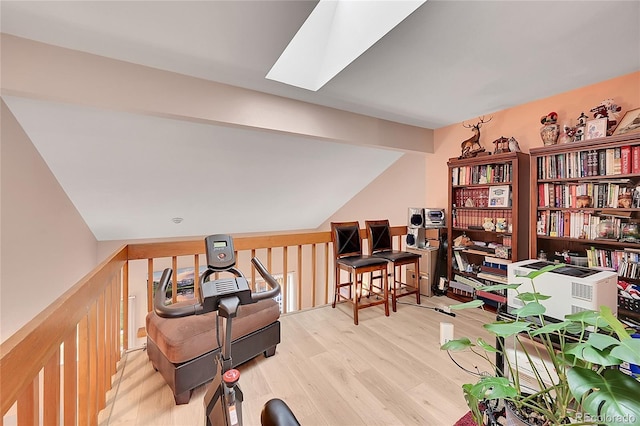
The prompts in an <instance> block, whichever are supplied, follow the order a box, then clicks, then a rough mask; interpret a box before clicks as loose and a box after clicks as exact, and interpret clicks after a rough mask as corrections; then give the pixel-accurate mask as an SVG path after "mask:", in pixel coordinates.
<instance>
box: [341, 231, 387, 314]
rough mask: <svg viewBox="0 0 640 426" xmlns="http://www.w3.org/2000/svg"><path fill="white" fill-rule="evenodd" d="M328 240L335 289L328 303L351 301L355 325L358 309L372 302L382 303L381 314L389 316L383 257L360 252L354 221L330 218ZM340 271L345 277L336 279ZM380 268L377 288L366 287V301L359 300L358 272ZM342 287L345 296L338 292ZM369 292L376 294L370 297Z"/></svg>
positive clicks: (372, 304) (359, 242)
mask: <svg viewBox="0 0 640 426" xmlns="http://www.w3.org/2000/svg"><path fill="white" fill-rule="evenodd" d="M331 241H332V243H333V253H334V256H335V262H334V263H335V293H334V296H333V304H332V305H331V306H332V307H334V308H335V307H336V302H338V301H340V300H346V301H349V302H351V303H352V304H353V322H354V324H355V325H358V310H360V309H363V308H366V307H369V306H375V305H384V314H385V315H386V316H389V286H388V281H387V275H388V269H387V263H388V262H387V260H386V259H383V258H381V257H373V256H367V255H363V254H362V236H361V235H360V225H359V224H358V222H331ZM340 271H346V272H348V273H349V281H347V282H343V283H342V282H340ZM374 271H380V273H381V274H382V276H383V277H384V280H383V283H384V284H383V285H382V286H381V287H380V292H374V291H373V290H374V289H372V288H371V287H370V288H369V289H368V295H367V298H368V302H366V303H362V300H361V299H362V290H363V289H362V274H364V273H367V272H369V273H373V272H374ZM342 287H347V288H348V289H349V296H345V295H343V294H342V293H341V291H340V290H341V289H342ZM372 296H380V297H375V298H372Z"/></svg>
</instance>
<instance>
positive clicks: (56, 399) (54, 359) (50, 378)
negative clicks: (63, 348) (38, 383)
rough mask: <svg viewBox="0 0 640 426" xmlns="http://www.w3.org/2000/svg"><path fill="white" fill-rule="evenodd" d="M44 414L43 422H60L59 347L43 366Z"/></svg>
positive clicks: (50, 423)
mask: <svg viewBox="0 0 640 426" xmlns="http://www.w3.org/2000/svg"><path fill="white" fill-rule="evenodd" d="M43 400H44V414H43V424H45V425H47V426H49V425H52V426H57V425H59V424H60V349H59V348H58V350H57V351H55V352H54V354H53V355H52V356H51V358H49V361H48V362H47V364H46V365H45V366H44V392H43Z"/></svg>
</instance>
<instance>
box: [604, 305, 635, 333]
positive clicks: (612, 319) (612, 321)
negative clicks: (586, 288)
mask: <svg viewBox="0 0 640 426" xmlns="http://www.w3.org/2000/svg"><path fill="white" fill-rule="evenodd" d="M600 315H601V316H602V318H603V319H604V320H605V321H606V322H607V323H608V324H609V326H610V327H611V328H612V329H613V331H615V332H616V334H617V335H618V339H620V340H625V339H630V338H631V336H630V335H629V333H627V330H626V329H625V327H624V325H623V324H622V323H621V322H620V321H619V320H618V318H616V316H615V315H613V312H611V308H609V307H608V306H600Z"/></svg>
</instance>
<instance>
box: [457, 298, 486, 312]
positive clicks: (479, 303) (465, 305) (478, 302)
mask: <svg viewBox="0 0 640 426" xmlns="http://www.w3.org/2000/svg"><path fill="white" fill-rule="evenodd" d="M482 305H484V302H483V301H482V300H477V299H476V300H472V301H470V302H465V303H458V304H456V305H451V306H449V309H451V310H458V309H468V308H479V307H480V306H482Z"/></svg>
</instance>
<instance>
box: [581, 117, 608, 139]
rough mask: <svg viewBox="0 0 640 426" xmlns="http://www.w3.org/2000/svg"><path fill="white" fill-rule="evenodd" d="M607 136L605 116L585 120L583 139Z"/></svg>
mask: <svg viewBox="0 0 640 426" xmlns="http://www.w3.org/2000/svg"><path fill="white" fill-rule="evenodd" d="M605 136H607V118H606V117H604V118H598V119H596V120H589V121H587V125H586V126H585V129H584V139H585V140H589V139H597V138H604V137H605Z"/></svg>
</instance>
